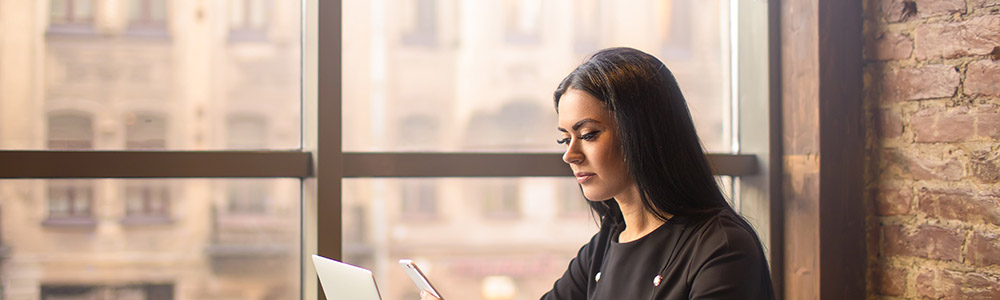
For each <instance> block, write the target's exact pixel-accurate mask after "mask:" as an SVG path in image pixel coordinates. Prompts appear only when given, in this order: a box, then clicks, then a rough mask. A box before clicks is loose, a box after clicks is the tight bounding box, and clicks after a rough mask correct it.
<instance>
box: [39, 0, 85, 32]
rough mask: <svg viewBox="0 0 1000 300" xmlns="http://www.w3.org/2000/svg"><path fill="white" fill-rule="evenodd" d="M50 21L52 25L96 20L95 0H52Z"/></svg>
mask: <svg viewBox="0 0 1000 300" xmlns="http://www.w3.org/2000/svg"><path fill="white" fill-rule="evenodd" d="M50 4H51V5H52V7H51V8H50V14H49V23H51V24H52V25H54V26H55V25H74V24H76V25H82V24H89V23H91V22H93V21H94V9H93V5H94V3H93V0H52V2H51V3H50Z"/></svg>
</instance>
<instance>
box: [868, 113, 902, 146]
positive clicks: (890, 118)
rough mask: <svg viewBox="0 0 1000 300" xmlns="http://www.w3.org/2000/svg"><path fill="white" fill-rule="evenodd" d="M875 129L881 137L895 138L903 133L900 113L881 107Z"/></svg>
mask: <svg viewBox="0 0 1000 300" xmlns="http://www.w3.org/2000/svg"><path fill="white" fill-rule="evenodd" d="M878 116H879V119H878V123H875V124H876V126H878V128H877V130H878V132H879V136H880V137H882V138H887V139H891V138H896V137H899V136H901V135H903V119H902V117H900V114H899V113H897V112H895V111H893V110H891V109H883V110H881V111H879V115H878Z"/></svg>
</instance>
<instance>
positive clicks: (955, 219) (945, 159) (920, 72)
mask: <svg viewBox="0 0 1000 300" xmlns="http://www.w3.org/2000/svg"><path fill="white" fill-rule="evenodd" d="M864 9H865V20H866V21H865V26H864V34H865V37H866V41H865V49H864V55H865V77H864V82H865V97H866V98H865V99H866V102H865V103H866V105H867V108H868V109H867V111H866V116H867V118H868V120H870V125H871V126H867V127H868V128H869V130H868V135H867V136H868V142H867V149H868V151H869V156H868V157H869V160H868V163H867V170H868V173H867V174H866V175H867V176H866V178H865V182H866V184H867V190H868V191H869V192H870V193H868V197H867V199H866V200H867V201H866V203H867V204H868V209H867V210H868V218H867V232H868V257H869V261H868V268H869V274H868V298H869V299H924V298H937V299H1000V1H998V0H939V1H932V0H916V1H909V0H907V1H904V0H866V1H865V8H864Z"/></svg>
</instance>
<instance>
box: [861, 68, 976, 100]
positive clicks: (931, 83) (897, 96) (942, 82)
mask: <svg viewBox="0 0 1000 300" xmlns="http://www.w3.org/2000/svg"><path fill="white" fill-rule="evenodd" d="M881 75H882V76H879V74H876V75H874V77H873V78H872V79H873V80H874V81H881V82H880V84H879V87H880V89H881V91H882V101H883V102H897V101H903V100H919V99H928V98H944V97H951V96H953V95H954V94H955V91H956V90H958V85H959V83H960V79H959V78H960V77H961V75H960V74H959V73H958V70H956V69H955V67H954V66H949V65H929V66H923V67H916V68H905V69H898V70H894V71H888V72H884V73H883V74H881Z"/></svg>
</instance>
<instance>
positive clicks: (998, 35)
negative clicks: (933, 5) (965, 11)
mask: <svg viewBox="0 0 1000 300" xmlns="http://www.w3.org/2000/svg"><path fill="white" fill-rule="evenodd" d="M997 28H1000V15H988V16H982V17H977V18H973V19H970V20H967V21H962V22H954V23H929V24H923V25H920V26H917V28H916V29H915V30H914V43H915V46H914V50H913V53H914V56H915V57H916V58H917V59H921V60H923V59H929V58H936V57H944V58H955V57H960V56H968V55H983V54H988V53H990V52H991V51H993V47H996V46H997V45H998V44H1000V30H997Z"/></svg>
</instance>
